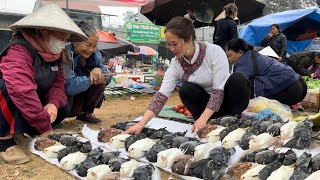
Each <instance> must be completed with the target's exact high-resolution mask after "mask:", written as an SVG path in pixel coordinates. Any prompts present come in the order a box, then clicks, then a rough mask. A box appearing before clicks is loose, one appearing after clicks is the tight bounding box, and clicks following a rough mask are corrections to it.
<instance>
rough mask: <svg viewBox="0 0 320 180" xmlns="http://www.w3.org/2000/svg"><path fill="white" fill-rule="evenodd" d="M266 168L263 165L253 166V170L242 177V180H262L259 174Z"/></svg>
mask: <svg viewBox="0 0 320 180" xmlns="http://www.w3.org/2000/svg"><path fill="white" fill-rule="evenodd" d="M264 167H266V165H262V164H256V163H254V164H252V166H251V168H250V169H249V170H248V171H247V172H246V173H244V174H243V175H242V176H241V178H240V179H241V180H260V178H259V176H258V174H259V172H260V171H261V170H262V169H263V168H264Z"/></svg>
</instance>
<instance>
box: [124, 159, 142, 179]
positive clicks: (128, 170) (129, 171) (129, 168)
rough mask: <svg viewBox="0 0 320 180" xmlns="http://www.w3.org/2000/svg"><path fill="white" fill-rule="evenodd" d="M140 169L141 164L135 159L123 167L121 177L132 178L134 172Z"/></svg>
mask: <svg viewBox="0 0 320 180" xmlns="http://www.w3.org/2000/svg"><path fill="white" fill-rule="evenodd" d="M138 167H139V162H138V161H136V160H135V159H131V160H130V161H127V162H125V163H123V164H122V165H121V168H120V177H121V178H130V177H132V176H133V173H134V170H135V169H137V168H138Z"/></svg>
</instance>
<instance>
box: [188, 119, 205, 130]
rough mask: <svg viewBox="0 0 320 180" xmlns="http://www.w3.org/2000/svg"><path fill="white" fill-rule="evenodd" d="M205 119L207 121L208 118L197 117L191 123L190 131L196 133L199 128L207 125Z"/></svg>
mask: <svg viewBox="0 0 320 180" xmlns="http://www.w3.org/2000/svg"><path fill="white" fill-rule="evenodd" d="M207 121H208V120H206V119H201V118H199V119H197V120H196V122H194V123H193V125H192V128H191V131H192V132H193V133H194V134H196V133H197V131H198V130H199V129H201V128H203V127H204V126H206V125H207Z"/></svg>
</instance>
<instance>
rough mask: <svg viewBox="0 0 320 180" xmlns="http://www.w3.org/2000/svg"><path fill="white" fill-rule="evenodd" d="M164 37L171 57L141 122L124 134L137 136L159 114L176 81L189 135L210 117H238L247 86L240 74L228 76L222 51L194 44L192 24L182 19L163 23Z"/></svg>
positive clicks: (177, 18) (216, 47)
mask: <svg viewBox="0 0 320 180" xmlns="http://www.w3.org/2000/svg"><path fill="white" fill-rule="evenodd" d="M165 38H166V41H167V45H168V47H169V49H170V50H171V51H172V52H173V53H174V55H175V57H174V58H173V59H172V63H171V65H170V67H169V69H168V70H167V71H166V73H165V76H164V78H163V82H162V85H161V87H160V90H159V91H158V92H157V93H156V94H155V95H154V96H153V98H152V100H151V103H150V104H149V106H148V109H147V111H146V112H145V114H144V116H143V118H142V120H141V121H140V122H139V123H138V124H136V125H134V126H132V127H130V128H129V129H128V130H127V131H126V132H125V133H134V134H138V133H140V132H141V130H142V129H143V127H144V126H145V124H147V123H148V121H150V120H151V119H152V118H153V117H155V116H156V115H158V114H159V112H160V111H161V109H162V108H163V106H164V104H165V103H166V101H167V99H168V97H169V96H170V95H171V93H172V91H173V90H174V89H175V86H176V83H177V82H178V81H179V80H180V81H182V82H183V85H182V87H181V88H180V89H179V95H180V99H181V101H182V103H183V104H184V105H185V107H186V108H187V109H188V110H189V111H190V112H191V114H192V116H193V118H194V120H195V123H194V124H193V126H192V130H193V132H195V131H197V130H198V129H199V128H201V127H204V126H205V125H206V123H207V121H208V119H209V118H211V117H220V116H224V115H238V114H241V112H242V111H243V110H244V109H245V108H246V107H247V105H248V103H249V94H250V93H249V89H250V88H249V86H250V85H249V82H248V80H247V79H246V77H245V76H244V74H242V73H234V74H232V75H231V76H230V74H229V65H228V60H227V56H226V54H225V52H224V51H223V49H222V48H221V47H220V46H217V45H214V44H210V43H206V42H205V43H203V42H197V41H195V39H196V38H195V30H194V27H193V24H192V22H191V21H190V20H188V19H186V18H183V17H176V18H173V19H172V20H171V21H170V22H169V23H168V24H167V26H166V29H165Z"/></svg>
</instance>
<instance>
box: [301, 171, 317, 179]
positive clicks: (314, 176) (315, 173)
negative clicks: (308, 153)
mask: <svg viewBox="0 0 320 180" xmlns="http://www.w3.org/2000/svg"><path fill="white" fill-rule="evenodd" d="M319 177H320V170H318V171H315V172H313V173H312V174H310V175H309V176H308V177H307V178H305V179H304V180H318V179H319Z"/></svg>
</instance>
